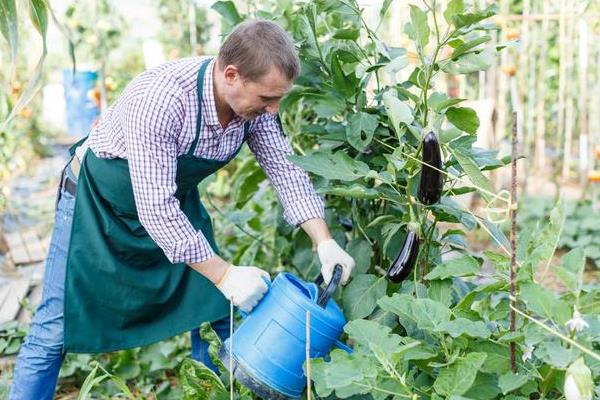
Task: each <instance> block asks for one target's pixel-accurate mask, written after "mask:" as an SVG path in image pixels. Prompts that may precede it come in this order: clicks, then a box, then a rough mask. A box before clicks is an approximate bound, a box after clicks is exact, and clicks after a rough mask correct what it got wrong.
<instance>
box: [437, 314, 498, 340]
mask: <svg viewBox="0 0 600 400" xmlns="http://www.w3.org/2000/svg"><path fill="white" fill-rule="evenodd" d="M435 331H436V332H444V333H447V334H449V335H450V336H452V337H455V338H457V337H459V336H461V335H465V336H470V337H474V338H481V339H487V338H489V337H490V335H491V334H492V332H490V330H489V329H488V328H487V327H486V326H485V323H484V322H483V321H471V320H470V319H466V318H456V319H453V320H452V321H446V322H443V323H442V324H440V325H439V326H438V327H437V328H436V329H435Z"/></svg>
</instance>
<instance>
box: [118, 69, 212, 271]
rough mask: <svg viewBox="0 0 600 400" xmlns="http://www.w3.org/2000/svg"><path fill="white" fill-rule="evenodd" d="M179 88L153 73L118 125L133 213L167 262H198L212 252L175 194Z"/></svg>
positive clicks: (180, 118)
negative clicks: (130, 184)
mask: <svg viewBox="0 0 600 400" xmlns="http://www.w3.org/2000/svg"><path fill="white" fill-rule="evenodd" d="M180 91H181V89H180V87H179V86H178V85H177V84H176V83H175V82H172V83H170V82H169V81H168V78H164V79H155V80H153V81H152V82H151V83H149V84H148V87H147V88H145V89H144V90H142V91H140V92H139V93H138V95H136V96H133V97H132V98H130V99H129V100H128V102H127V105H126V107H125V108H124V114H125V115H123V116H122V118H123V119H122V126H123V128H124V133H125V142H126V146H127V159H128V161H129V171H130V174H131V182H132V186H133V194H134V198H135V205H136V208H137V211H138V217H139V219H140V222H141V224H142V225H143V226H144V228H145V229H146V231H147V232H148V234H149V235H150V237H151V238H152V239H153V240H154V241H155V242H156V243H157V244H158V246H160V248H161V249H162V250H163V251H164V253H165V255H166V256H167V258H168V259H169V261H171V262H172V263H179V262H185V263H188V264H189V263H197V262H201V261H204V260H206V259H208V258H210V257H212V256H214V254H215V253H214V251H213V249H212V248H211V246H210V244H209V243H208V240H207V239H206V237H205V236H204V235H203V234H202V232H201V231H196V230H195V229H194V227H193V226H192V224H191V222H190V221H189V219H188V218H187V216H186V215H185V214H184V213H183V211H181V208H180V204H179V200H178V199H177V198H176V197H175V196H174V194H175V190H176V189H177V186H176V183H175V175H176V173H177V155H178V151H177V143H176V136H175V133H176V132H178V131H179V130H181V125H182V121H183V115H184V108H183V104H182V103H181V100H180V98H181V92H180Z"/></svg>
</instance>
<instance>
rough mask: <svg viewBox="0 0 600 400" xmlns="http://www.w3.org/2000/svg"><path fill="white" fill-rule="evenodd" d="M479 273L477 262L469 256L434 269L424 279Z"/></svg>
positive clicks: (447, 262) (452, 260)
mask: <svg viewBox="0 0 600 400" xmlns="http://www.w3.org/2000/svg"><path fill="white" fill-rule="evenodd" d="M478 272H479V262H478V261H477V260H476V259H475V258H473V257H471V256H462V257H458V258H453V259H451V260H449V261H446V262H444V263H442V264H439V265H438V266H437V267H435V268H434V270H433V271H431V272H430V273H429V274H427V276H425V279H428V280H434V279H447V278H452V277H455V276H472V275H476V274H477V273H478Z"/></svg>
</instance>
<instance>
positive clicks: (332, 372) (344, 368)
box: [310, 349, 377, 398]
mask: <svg viewBox="0 0 600 400" xmlns="http://www.w3.org/2000/svg"><path fill="white" fill-rule="evenodd" d="M330 357H331V359H330V361H328V362H325V361H324V360H323V359H322V358H319V359H315V360H312V361H311V365H310V369H311V378H312V380H313V381H314V383H315V390H316V391H317V394H318V395H319V396H321V397H327V396H329V395H331V394H332V393H333V392H334V391H335V393H336V395H337V396H336V397H337V398H347V397H350V396H353V395H359V394H365V393H368V392H369V390H370V388H369V387H368V386H366V385H365V384H364V381H365V380H371V379H373V378H375V377H376V376H377V368H376V366H375V361H374V359H373V358H372V357H368V356H365V355H363V354H357V353H353V354H348V353H346V352H345V351H343V350H340V349H335V350H333V351H332V352H331V354H330Z"/></svg>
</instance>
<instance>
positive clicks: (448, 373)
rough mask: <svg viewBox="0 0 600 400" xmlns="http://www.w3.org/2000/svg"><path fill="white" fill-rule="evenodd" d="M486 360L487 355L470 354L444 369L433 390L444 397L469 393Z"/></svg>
mask: <svg viewBox="0 0 600 400" xmlns="http://www.w3.org/2000/svg"><path fill="white" fill-rule="evenodd" d="M485 359H486V354H485V353H469V354H467V355H466V356H465V357H464V358H462V359H460V360H458V361H457V362H456V363H454V364H452V365H451V366H449V367H446V368H442V370H441V371H440V374H439V375H438V377H437V379H436V380H435V382H434V384H433V388H434V389H435V391H436V392H437V393H439V394H440V395H442V396H451V395H461V394H464V393H465V392H467V391H468V390H469V389H470V388H471V385H473V382H474V381H475V377H476V376H477V372H478V371H479V368H481V366H482V365H483V363H484V362H485Z"/></svg>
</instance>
